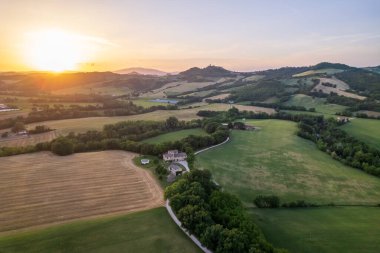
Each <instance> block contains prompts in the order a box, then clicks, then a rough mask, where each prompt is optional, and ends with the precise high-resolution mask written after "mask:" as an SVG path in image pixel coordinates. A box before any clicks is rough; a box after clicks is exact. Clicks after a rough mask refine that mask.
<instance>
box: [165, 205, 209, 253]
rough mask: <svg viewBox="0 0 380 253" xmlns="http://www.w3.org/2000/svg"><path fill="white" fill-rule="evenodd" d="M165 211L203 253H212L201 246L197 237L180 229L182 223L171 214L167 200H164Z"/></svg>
mask: <svg viewBox="0 0 380 253" xmlns="http://www.w3.org/2000/svg"><path fill="white" fill-rule="evenodd" d="M165 207H166V210H168V213H169V215H170V217H171V218H172V219H173V221H174V222H175V223H176V224H177V226H178V227H179V228H180V229H181V230H182V231H183V232H184V233H185V234H186V235H187V236H188V237H189V238H190V239H191V240H192V241H193V242H194V243H195V244H196V245H197V246H198V247H199V248H200V249H201V250H202V251H203V252H205V253H213V252H212V251H211V250H209V249H207V248H206V247H204V246H202V243H201V242H200V241H199V240H198V238H197V237H195V236H194V235H191V234H190V233H189V232H188V231H186V229H185V228H183V227H182V223H181V222H180V221H179V220H178V218H177V216H176V215H175V213H174V212H173V210H172V208H171V206H170V201H169V199H167V200H166V204H165Z"/></svg>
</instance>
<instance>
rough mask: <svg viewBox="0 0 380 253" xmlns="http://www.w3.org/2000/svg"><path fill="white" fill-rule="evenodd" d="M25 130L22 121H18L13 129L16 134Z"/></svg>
mask: <svg viewBox="0 0 380 253" xmlns="http://www.w3.org/2000/svg"><path fill="white" fill-rule="evenodd" d="M23 130H25V125H24V123H22V122H21V121H17V122H16V123H15V124H14V125H13V127H12V132H14V133H17V132H20V131H23Z"/></svg>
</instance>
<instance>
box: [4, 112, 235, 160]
mask: <svg viewBox="0 0 380 253" xmlns="http://www.w3.org/2000/svg"><path fill="white" fill-rule="evenodd" d="M198 127H203V128H204V129H205V131H206V132H207V133H209V135H206V136H194V135H190V136H188V137H186V138H184V139H182V140H177V141H170V142H165V143H160V144H151V143H142V142H140V141H141V140H143V139H146V138H150V137H153V136H157V135H160V134H163V133H167V132H171V131H178V130H181V129H188V128H198ZM228 136H229V130H228V128H226V127H224V126H222V125H221V124H219V123H216V122H214V121H212V120H209V119H206V120H192V121H187V122H185V121H179V120H178V119H177V118H175V117H170V118H168V119H167V120H166V121H162V122H153V121H131V122H119V123H116V124H111V125H105V126H104V128H103V130H102V131H88V132H86V133H77V134H75V133H70V134H69V135H67V136H65V137H59V138H57V139H55V140H53V141H51V142H45V143H38V144H37V145H35V146H29V147H12V148H9V147H3V148H0V156H9V155H15V154H22V153H30V152H36V151H43V150H48V151H52V152H53V153H55V154H57V155H69V154H72V153H79V152H89V151H99V150H126V151H131V152H136V153H140V154H143V155H154V156H159V155H161V154H163V153H165V152H166V151H167V150H170V149H178V150H181V151H184V152H186V153H188V156H189V157H192V153H193V151H194V150H198V149H201V148H205V147H208V146H212V145H216V144H218V143H221V142H223V141H224V140H225V139H226V138H227V137H228Z"/></svg>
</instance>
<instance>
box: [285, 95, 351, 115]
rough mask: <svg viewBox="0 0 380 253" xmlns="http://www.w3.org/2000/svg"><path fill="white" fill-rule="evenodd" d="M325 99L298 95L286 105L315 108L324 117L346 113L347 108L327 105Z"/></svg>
mask: <svg viewBox="0 0 380 253" xmlns="http://www.w3.org/2000/svg"><path fill="white" fill-rule="evenodd" d="M325 101H326V99H324V98H313V97H310V96H307V95H303V94H297V95H294V96H292V97H291V98H290V100H288V101H286V102H285V103H284V105H289V106H291V105H294V106H304V107H306V109H309V108H315V110H316V112H319V113H321V114H324V115H335V113H337V112H341V111H344V109H345V108H346V106H343V105H336V104H326V103H325Z"/></svg>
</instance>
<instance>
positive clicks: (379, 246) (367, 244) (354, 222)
mask: <svg viewBox="0 0 380 253" xmlns="http://www.w3.org/2000/svg"><path fill="white" fill-rule="evenodd" d="M252 210H253V211H252V212H253V214H254V216H255V218H256V219H255V220H256V222H257V223H258V224H259V226H260V227H261V228H262V230H263V232H264V234H265V236H266V237H267V238H268V239H269V240H270V241H271V242H272V243H274V244H275V245H276V246H278V247H283V248H287V249H289V250H290V251H291V252H302V253H320V252H324V253H335V252H347V253H349V252H352V253H358V252H360V253H376V252H380V240H379V238H380V226H379V224H380V208H377V207H325V208H308V209H304V208H301V209H296V208H295V209H252Z"/></svg>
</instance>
